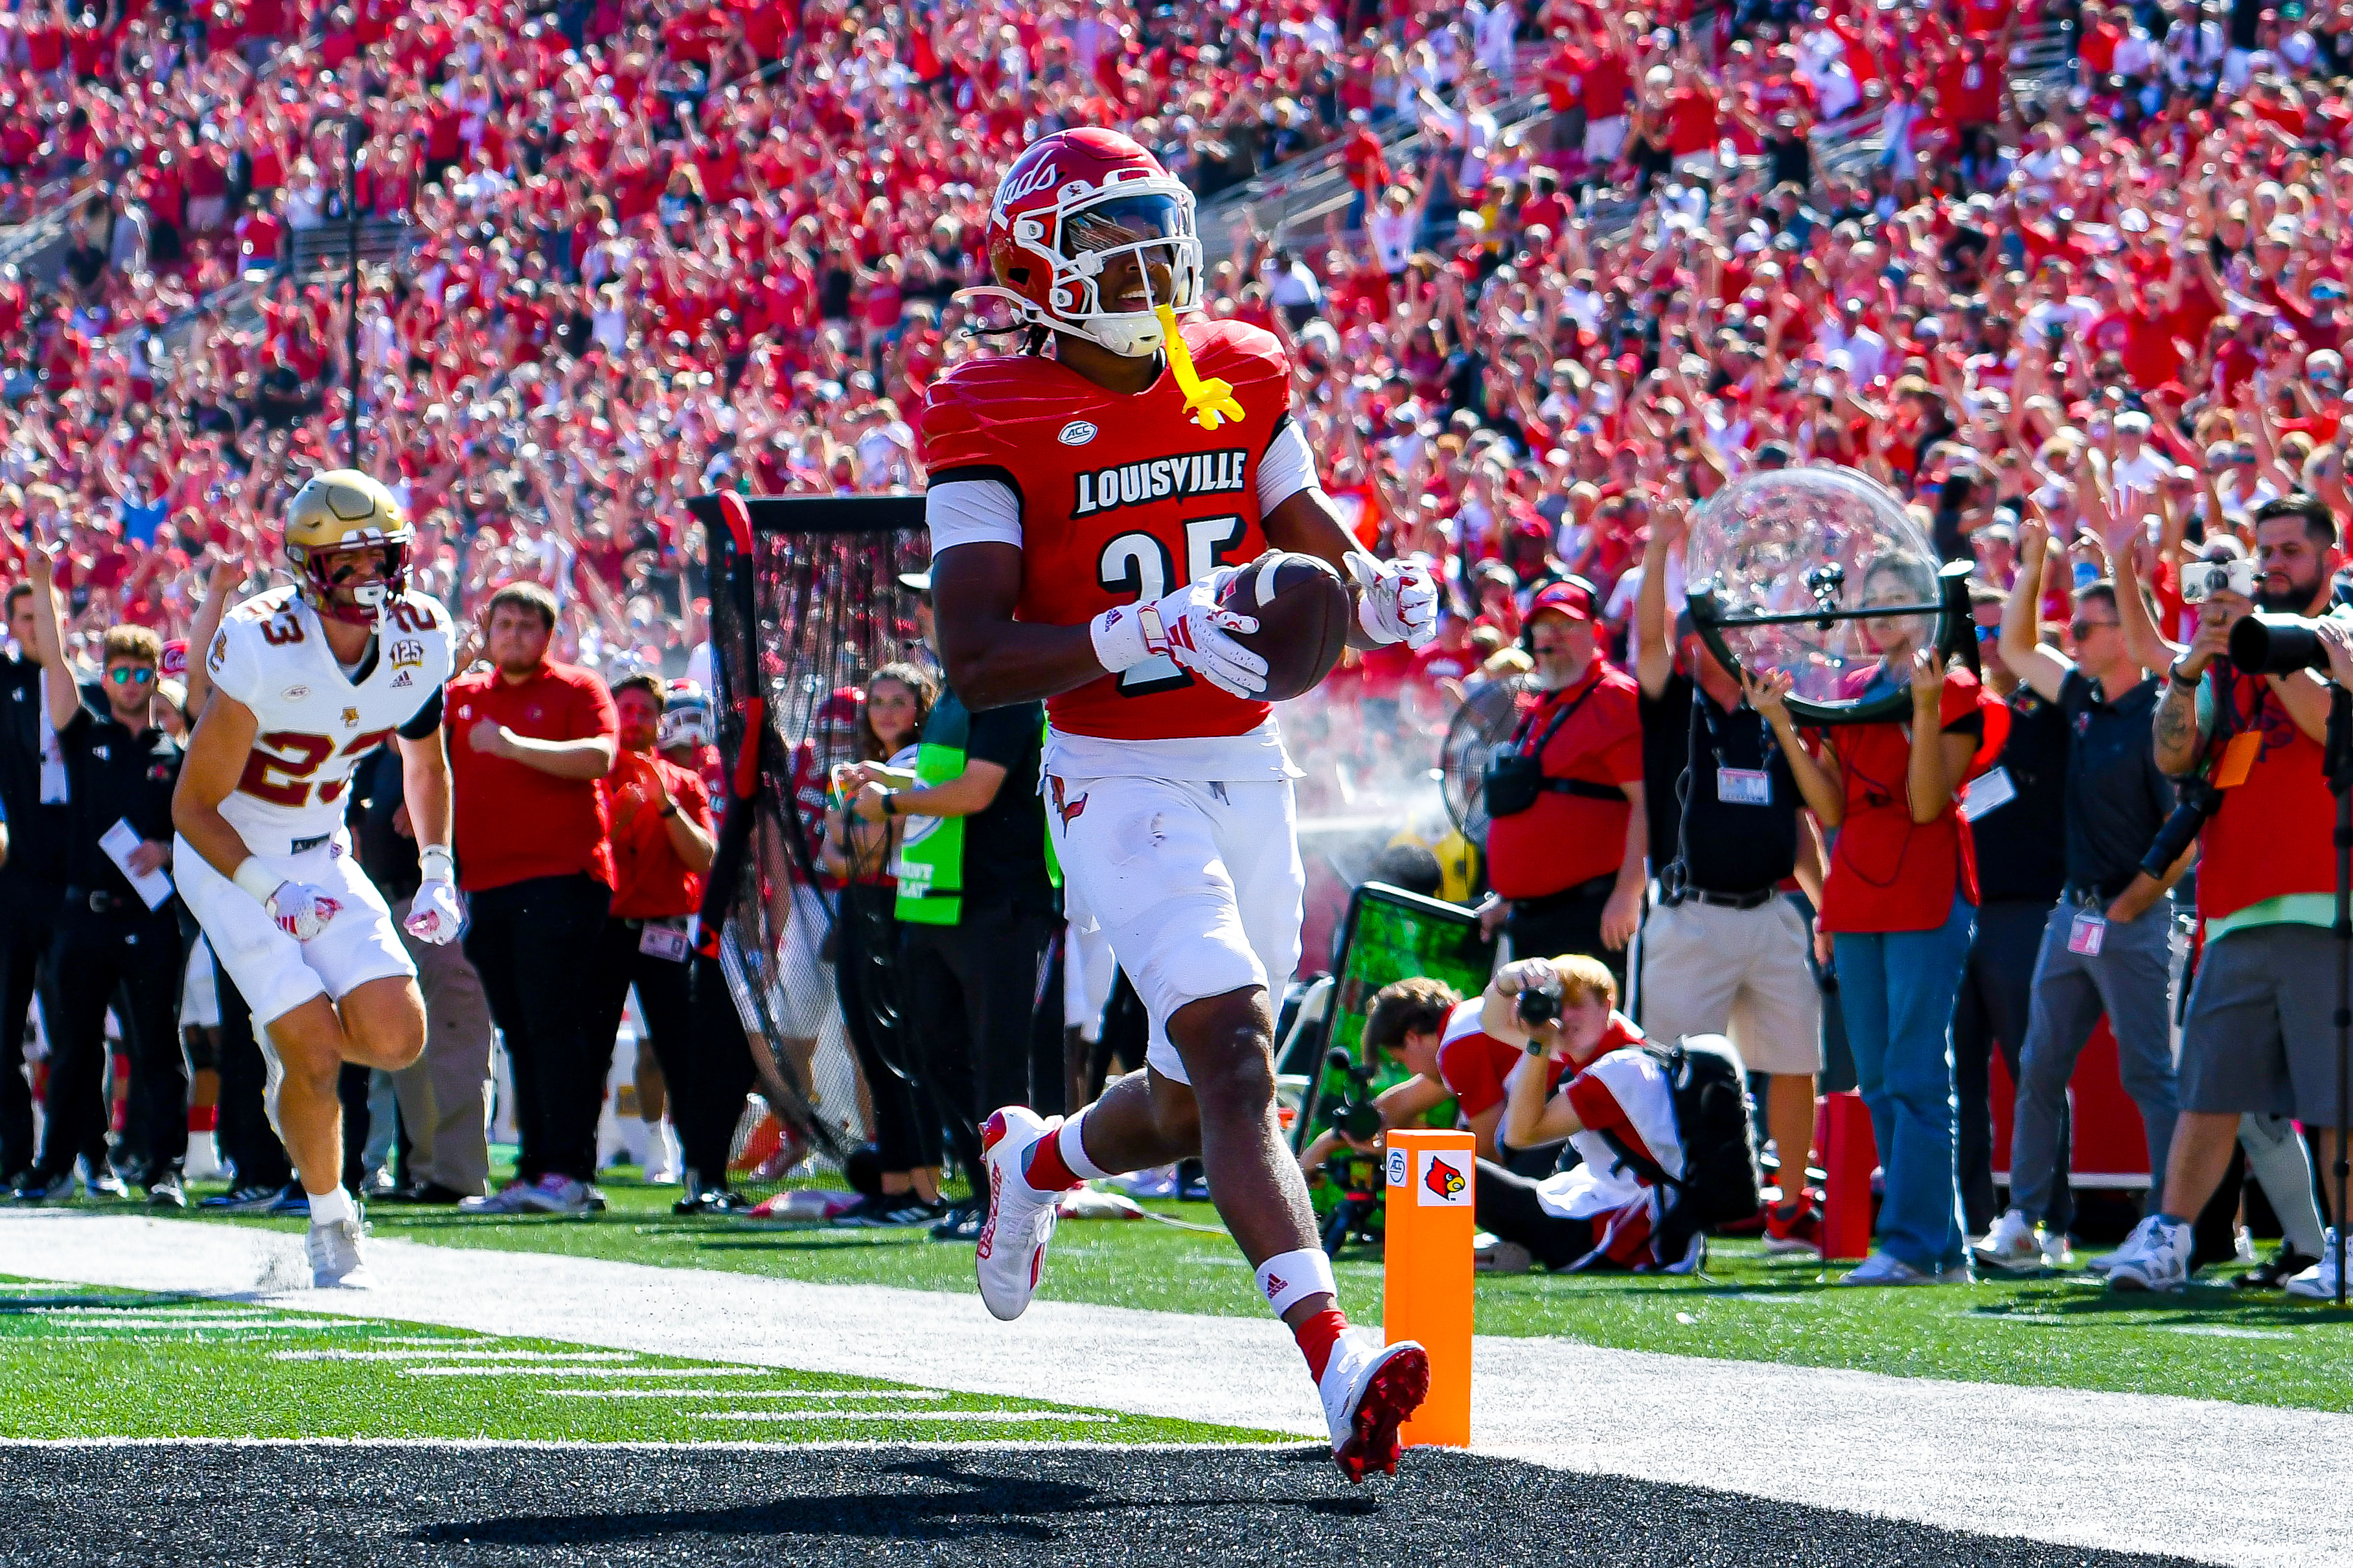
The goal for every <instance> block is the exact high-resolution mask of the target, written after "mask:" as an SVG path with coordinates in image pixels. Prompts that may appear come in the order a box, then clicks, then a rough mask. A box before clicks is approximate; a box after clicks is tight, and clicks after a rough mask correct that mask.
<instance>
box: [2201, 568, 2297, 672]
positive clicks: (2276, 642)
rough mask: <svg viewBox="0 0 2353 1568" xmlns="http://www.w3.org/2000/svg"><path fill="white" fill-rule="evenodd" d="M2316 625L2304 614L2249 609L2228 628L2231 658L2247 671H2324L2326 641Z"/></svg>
mask: <svg viewBox="0 0 2353 1568" xmlns="http://www.w3.org/2000/svg"><path fill="white" fill-rule="evenodd" d="M2191 570H2193V571H2195V570H2196V568H2194V567H2193V568H2191ZM2319 625H2320V623H2319V622H2317V621H2315V620H2311V619H2309V618H2307V617H2306V616H2275V615H2272V614H2270V613H2268V612H2266V611H2263V610H2253V611H2250V612H2249V613H2248V614H2247V615H2245V616H2241V617H2240V619H2239V623H2238V624H2237V625H2236V626H2232V628H2231V662H2232V664H2235V665H2237V666H2238V667H2239V668H2241V669H2243V670H2245V671H2246V672H2247V673H2248V674H2249V675H2293V674H2295V672H2296V671H2297V670H2299V669H2316V670H2318V671H2320V673H2322V674H2323V675H2326V674H2327V673H2328V645H2327V643H2325V642H2322V641H2321V640H2320V633H2319V632H2318V631H2317V630H2316V627H2317V626H2319Z"/></svg>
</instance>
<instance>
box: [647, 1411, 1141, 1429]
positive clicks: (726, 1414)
mask: <svg viewBox="0 0 2353 1568" xmlns="http://www.w3.org/2000/svg"><path fill="white" fill-rule="evenodd" d="M687 1415H689V1416H691V1417H692V1418H693V1419H694V1420H697V1421H771V1422H780V1421H908V1422H913V1424H915V1425H916V1426H930V1425H932V1424H933V1423H934V1422H935V1421H973V1422H983V1423H986V1424H987V1425H989V1426H996V1425H997V1424H998V1423H1000V1422H1020V1421H1051V1422H1053V1423H1055V1424H1056V1425H1058V1426H1059V1425H1060V1424H1061V1423H1063V1422H1066V1421H1067V1422H1073V1423H1082V1424H1083V1423H1092V1422H1099V1421H1116V1420H1118V1419H1119V1417H1118V1416H1116V1415H1094V1414H1092V1413H1089V1412H1083V1411H1070V1410H931V1411H924V1410H690V1411H688V1412H687Z"/></svg>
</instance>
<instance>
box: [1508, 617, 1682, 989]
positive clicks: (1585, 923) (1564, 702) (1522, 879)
mask: <svg viewBox="0 0 2353 1568" xmlns="http://www.w3.org/2000/svg"><path fill="white" fill-rule="evenodd" d="M1600 614H1601V606H1600V604H1599V600H1598V598H1597V597H1596V595H1595V594H1594V592H1593V589H1592V586H1591V585H1590V584H1588V583H1586V582H1585V581H1584V580H1583V579H1582V578H1577V577H1567V578H1563V579H1562V580H1560V581H1559V582H1556V583H1552V584H1546V587H1545V588H1544V589H1543V590H1542V591H1541V592H1539V593H1538V594H1537V595H1536V596H1535V603H1534V604H1533V605H1530V606H1529V607H1528V620H1527V630H1526V632H1525V635H1524V637H1523V638H1522V641H1523V645H1524V646H1525V647H1526V648H1527V650H1528V652H1529V653H1530V655H1531V656H1532V657H1533V658H1535V684H1536V687H1537V689H1538V690H1539V693H1540V695H1539V696H1538V697H1537V699H1536V700H1535V705H1534V706H1533V707H1531V708H1529V709H1528V710H1525V712H1524V713H1523V714H1522V715H1521V717H1520V722H1519V726H1518V728H1517V729H1516V730H1514V731H1513V735H1512V740H1511V742H1510V743H1509V744H1508V745H1507V746H1498V747H1496V748H1495V756H1494V759H1493V762H1491V763H1489V765H1488V768H1487V775H1486V780H1485V783H1484V786H1483V788H1484V792H1485V800H1486V805H1487V815H1488V818H1489V823H1488V828H1487V878H1488V882H1489V884H1490V885H1491V886H1492V887H1493V889H1494V892H1493V897H1492V898H1491V899H1490V900H1489V901H1488V902H1487V903H1486V904H1485V905H1484V906H1482V909H1481V910H1480V915H1481V918H1482V921H1483V922H1484V924H1485V926H1486V928H1487V929H1488V930H1490V931H1492V930H1493V928H1494V926H1495V924H1496V923H1497V922H1499V921H1500V922H1501V923H1502V925H1503V928H1504V935H1505V936H1506V937H1508V938H1509V939H1510V941H1511V944H1512V951H1513V952H1514V953H1529V952H1584V953H1590V954H1592V955H1593V956H1594V957H1596V958H1598V959H1599V960H1600V961H1601V962H1602V963H1603V964H1605V965H1606V966H1607V967H1608V968H1609V972H1610V973H1611V974H1612V975H1615V976H1617V977H1618V981H1619V984H1624V977H1625V973H1626V949H1627V944H1628V943H1630V942H1632V941H1633V940H1634V932H1635V930H1636V928H1637V927H1638V926H1639V925H1640V924H1641V918H1642V895H1643V891H1644V888H1645V885H1646V878H1647V872H1646V870H1645V857H1646V856H1647V855H1648V853H1649V847H1650V832H1649V826H1648V823H1647V820H1646V818H1645V817H1644V816H1643V800H1642V726H1641V718H1640V717H1639V716H1638V715H1637V713H1636V711H1635V707H1636V699H1637V697H1638V695H1639V690H1638V689H1637V688H1636V686H1635V684H1634V682H1633V681H1632V680H1631V679H1629V678H1628V676H1627V675H1626V673H1625V672H1624V671H1623V670H1620V669H1619V668H1617V667H1616V666H1614V665H1612V664H1611V663H1610V662H1609V660H1608V659H1607V658H1603V657H1602V654H1601V650H1600V647H1599V640H1598V638H1599V619H1600Z"/></svg>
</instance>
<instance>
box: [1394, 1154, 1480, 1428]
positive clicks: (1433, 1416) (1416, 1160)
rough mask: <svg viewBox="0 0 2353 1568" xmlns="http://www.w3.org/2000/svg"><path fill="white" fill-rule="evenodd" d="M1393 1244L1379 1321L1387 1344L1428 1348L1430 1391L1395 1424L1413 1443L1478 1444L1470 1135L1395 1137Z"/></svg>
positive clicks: (1473, 1181)
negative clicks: (1408, 1416)
mask: <svg viewBox="0 0 2353 1568" xmlns="http://www.w3.org/2000/svg"><path fill="white" fill-rule="evenodd" d="M1478 1179H1479V1172H1478V1163H1477V1159H1476V1157H1475V1155H1474V1154H1473V1152H1472V1138H1471V1134H1470V1133H1468V1132H1454V1131H1434V1130H1423V1129H1419V1128H1417V1129H1413V1130H1409V1131H1408V1130H1400V1131H1393V1132H1391V1133H1390V1134H1389V1135H1388V1209H1387V1211H1386V1215H1385V1220H1384V1226H1385V1230H1386V1234H1387V1241H1388V1259H1387V1267H1386V1268H1385V1270H1384V1272H1385V1275H1386V1279H1385V1282H1384V1284H1383V1287H1382V1296H1381V1326H1382V1329H1383V1331H1384V1332H1386V1333H1387V1334H1388V1342H1389V1343H1391V1344H1395V1343H1396V1342H1398V1341H1399V1340H1419V1342H1421V1346H1422V1348H1423V1349H1424V1350H1427V1351H1428V1352H1430V1397H1429V1398H1428V1399H1427V1400H1425V1401H1423V1402H1422V1406H1421V1408H1420V1409H1419V1411H1417V1412H1416V1413H1415V1414H1414V1417H1413V1419H1412V1420H1410V1421H1409V1422H1407V1423H1406V1424H1405V1425H1404V1426H1401V1427H1399V1428H1398V1436H1399V1437H1401V1438H1402V1439H1403V1440H1404V1442H1405V1445H1406V1447H1409V1448H1410V1447H1428V1446H1430V1445H1438V1446H1442V1447H1454V1448H1462V1447H1469V1446H1470V1443H1471V1274H1472V1262H1471V1237H1472V1233H1473V1232H1474V1231H1475V1230H1476V1229H1477V1226H1475V1225H1474V1224H1473V1223H1472V1197H1473V1195H1474V1191H1475V1188H1476V1184H1477V1182H1478Z"/></svg>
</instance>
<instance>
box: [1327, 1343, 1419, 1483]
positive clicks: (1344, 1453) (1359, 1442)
mask: <svg viewBox="0 0 2353 1568" xmlns="http://www.w3.org/2000/svg"><path fill="white" fill-rule="evenodd" d="M1316 1392H1317V1393H1319V1394H1322V1395H1323V1396H1324V1420H1325V1421H1327V1422H1329V1423H1330V1424H1331V1427H1332V1458H1334V1459H1335V1460H1337V1461H1338V1462H1339V1466H1340V1473H1341V1474H1342V1475H1344V1476H1345V1477H1347V1478H1348V1479H1350V1480H1352V1481H1362V1480H1363V1479H1365V1478H1366V1476H1368V1475H1371V1474H1372V1473H1374V1472H1375V1471H1378V1472H1379V1473H1381V1474H1382V1475H1385V1476H1393V1475H1395V1474H1397V1467H1398V1454H1399V1453H1400V1452H1401V1451H1402V1445H1400V1444H1399V1443H1398V1424H1399V1423H1401V1422H1403V1421H1404V1420H1405V1419H1406V1417H1407V1416H1409V1415H1412V1414H1413V1413H1414V1412H1415V1411H1416V1410H1419V1409H1420V1408H1421V1402H1422V1401H1423V1400H1425V1399H1427V1398H1429V1397H1430V1352H1428V1351H1425V1350H1423V1349H1422V1348H1421V1347H1420V1346H1419V1345H1418V1344H1416V1343H1414V1342H1413V1341H1411V1340H1399V1341H1398V1342H1397V1343H1395V1344H1393V1345H1384V1344H1377V1343H1376V1342H1374V1341H1373V1339H1372V1338H1371V1336H1370V1335H1368V1334H1366V1332H1365V1331H1363V1330H1361V1329H1350V1330H1349V1331H1347V1332H1346V1333H1344V1334H1342V1335H1341V1336H1340V1337H1339V1339H1338V1340H1337V1341H1336V1342H1335V1343H1334V1344H1333V1346H1332V1359H1331V1360H1330V1361H1328V1362H1325V1363H1324V1376H1323V1378H1322V1380H1321V1381H1319V1382H1318V1383H1317V1384H1316Z"/></svg>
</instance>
